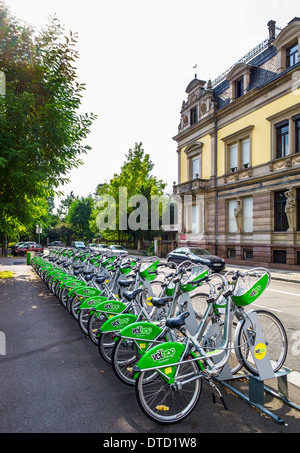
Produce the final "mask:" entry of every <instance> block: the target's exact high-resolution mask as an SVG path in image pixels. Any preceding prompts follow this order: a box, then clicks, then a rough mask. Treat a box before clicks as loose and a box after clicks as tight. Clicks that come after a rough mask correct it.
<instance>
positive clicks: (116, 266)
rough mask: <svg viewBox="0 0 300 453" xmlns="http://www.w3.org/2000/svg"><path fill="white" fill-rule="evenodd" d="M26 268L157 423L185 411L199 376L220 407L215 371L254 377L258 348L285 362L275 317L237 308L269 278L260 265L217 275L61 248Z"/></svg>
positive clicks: (277, 364) (195, 395) (196, 393)
mask: <svg viewBox="0 0 300 453" xmlns="http://www.w3.org/2000/svg"><path fill="white" fill-rule="evenodd" d="M32 267H33V269H34V270H35V271H36V272H37V274H38V275H39V276H40V277H41V278H42V279H43V280H44V282H45V283H46V284H47V286H48V288H49V289H50V290H51V291H52V292H53V294H55V295H56V296H57V298H58V299H59V301H60V302H61V304H62V305H63V306H64V307H65V308H66V309H67V310H68V312H69V313H70V314H71V315H72V316H73V317H74V319H76V320H77V321H78V323H79V326H80V328H81V330H82V331H83V332H84V334H85V335H87V336H89V338H90V339H91V341H92V342H93V343H94V344H95V345H96V346H97V347H98V350H99V354H100V356H101V357H102V359H103V360H105V361H106V362H108V363H110V364H111V366H112V369H113V371H114V373H115V374H116V376H117V377H118V378H119V379H120V380H121V381H122V382H124V383H125V384H127V385H132V386H135V389H136V392H135V394H136V397H137V401H138V404H139V406H140V407H141V409H142V411H143V412H144V414H145V415H146V416H147V417H149V418H150V419H151V420H153V421H155V422H157V423H160V424H172V423H177V422H179V421H180V420H182V419H184V418H185V417H187V416H188V415H189V414H190V413H191V412H192V410H193V409H194V408H195V406H196V404H197V402H198V400H199V398H200V394H201V389H202V380H203V378H204V379H206V380H208V382H209V384H210V386H211V388H212V391H213V393H217V394H218V395H219V396H220V398H221V401H222V402H223V404H224V407H225V409H226V404H225V402H224V399H223V397H222V394H221V392H220V390H219V389H218V388H217V386H216V383H215V378H216V377H220V376H222V372H224V371H226V373H227V375H228V374H229V375H230V376H233V375H234V374H236V373H237V372H238V371H240V370H241V368H242V367H245V369H246V370H247V371H248V372H250V373H252V374H254V375H258V374H259V366H257V364H258V362H257V357H256V356H257V355H259V354H263V357H265V355H266V354H267V357H269V360H270V363H271V366H272V368H273V371H274V372H275V371H277V370H279V369H280V368H281V367H282V365H283V363H284V361H285V358H286V354H287V337H286V333H285V329H284V327H283V325H282V323H281V322H280V320H279V319H278V318H277V317H276V316H275V315H274V314H272V313H270V312H268V311H266V310H255V311H253V310H251V313H252V316H251V317H250V316H249V315H248V314H247V313H250V312H247V310H246V309H247V308H248V307H249V305H250V304H251V303H253V302H254V301H255V300H256V299H257V298H258V297H259V296H260V295H261V294H262V293H263V292H264V290H265V289H266V288H267V286H268V284H269V282H270V274H269V272H268V271H267V270H266V269H264V268H256V269H252V270H250V271H247V272H243V273H242V272H239V271H238V272H227V273H226V274H224V275H221V274H212V273H211V271H210V269H209V268H208V267H206V266H197V265H193V264H191V263H190V262H184V263H182V264H181V265H180V266H176V265H175V264H173V263H164V262H161V261H160V260H159V258H157V257H151V258H137V257H129V256H126V257H122V256H118V257H117V256H114V255H109V254H107V253H104V252H103V253H92V252H90V253H87V252H86V251H78V250H70V249H63V248H61V247H60V248H54V249H52V250H50V253H49V255H47V256H46V255H41V256H36V257H34V258H33V259H32ZM253 312H254V314H255V316H256V318H253ZM253 319H255V320H256V321H255V323H254V322H253ZM257 323H259V326H260V328H261V332H263V335H264V344H263V346H264V347H265V348H267V351H266V350H265V351H260V350H259V348H260V349H262V346H261V341H260V343H259V348H258V347H257V341H256V340H257V338H258V337H257V325H256V324H257ZM261 358H262V357H260V358H259V360H260V359H261Z"/></svg>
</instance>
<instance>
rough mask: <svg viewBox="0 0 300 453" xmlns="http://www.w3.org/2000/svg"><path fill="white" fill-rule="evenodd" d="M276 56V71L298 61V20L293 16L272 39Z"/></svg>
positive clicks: (299, 24) (299, 41)
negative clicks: (273, 39)
mask: <svg viewBox="0 0 300 453" xmlns="http://www.w3.org/2000/svg"><path fill="white" fill-rule="evenodd" d="M274 46H275V47H276V49H277V56H278V72H279V73H281V72H283V71H285V70H286V69H288V68H291V67H293V66H294V65H295V64H297V63H298V62H299V46H300V20H299V18H298V17H295V18H294V19H293V20H292V21H291V22H289V24H288V25H287V27H285V28H284V29H283V30H282V31H281V32H280V33H279V35H278V36H277V38H276V39H275V41H274Z"/></svg>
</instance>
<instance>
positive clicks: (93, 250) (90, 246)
mask: <svg viewBox="0 0 300 453" xmlns="http://www.w3.org/2000/svg"><path fill="white" fill-rule="evenodd" d="M98 247H99V246H98V244H92V243H91V244H88V245H87V248H88V249H90V250H91V251H92V252H97V251H98Z"/></svg>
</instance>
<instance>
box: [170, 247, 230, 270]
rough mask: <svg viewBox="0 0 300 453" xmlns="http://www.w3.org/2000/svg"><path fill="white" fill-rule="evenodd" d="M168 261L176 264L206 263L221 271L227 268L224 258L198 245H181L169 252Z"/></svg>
mask: <svg viewBox="0 0 300 453" xmlns="http://www.w3.org/2000/svg"><path fill="white" fill-rule="evenodd" d="M167 261H168V263H169V262H172V263H175V264H180V263H183V261H191V262H192V263H194V264H204V265H205V266H207V267H209V268H210V269H211V270H212V271H215V272H220V271H222V270H223V269H224V268H225V261H224V260H223V258H220V257H219V256H216V255H212V254H211V253H210V252H209V251H208V250H205V249H200V248H198V247H179V248H177V249H175V250H173V252H171V253H169V254H168V257H167Z"/></svg>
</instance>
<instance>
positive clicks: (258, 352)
mask: <svg viewBox="0 0 300 453" xmlns="http://www.w3.org/2000/svg"><path fill="white" fill-rule="evenodd" d="M266 353H267V347H266V345H265V344H263V343H258V345H256V346H255V348H254V355H255V357H256V358H257V360H262V359H263V358H264V357H265V355H266Z"/></svg>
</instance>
